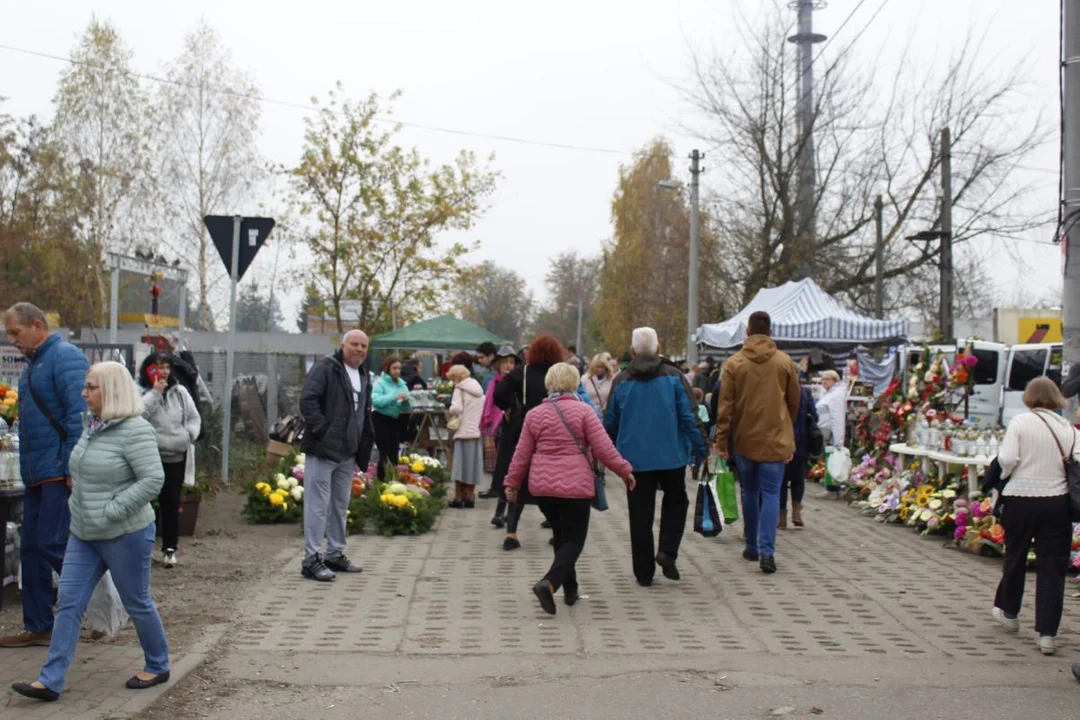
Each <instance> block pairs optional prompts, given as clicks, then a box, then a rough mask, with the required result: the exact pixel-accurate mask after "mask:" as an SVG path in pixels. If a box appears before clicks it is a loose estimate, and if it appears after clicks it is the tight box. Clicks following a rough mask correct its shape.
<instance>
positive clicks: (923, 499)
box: [915, 493, 930, 508]
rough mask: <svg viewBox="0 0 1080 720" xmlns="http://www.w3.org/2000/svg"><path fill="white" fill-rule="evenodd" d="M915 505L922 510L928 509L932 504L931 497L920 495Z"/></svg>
mask: <svg viewBox="0 0 1080 720" xmlns="http://www.w3.org/2000/svg"><path fill="white" fill-rule="evenodd" d="M915 504H916V505H918V506H919V507H921V508H924V507H926V506H927V505H929V504H930V496H929V495H923V494H922V493H919V495H918V496H917V497H916V498H915Z"/></svg>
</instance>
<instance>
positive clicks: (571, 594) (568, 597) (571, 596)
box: [563, 585, 581, 607]
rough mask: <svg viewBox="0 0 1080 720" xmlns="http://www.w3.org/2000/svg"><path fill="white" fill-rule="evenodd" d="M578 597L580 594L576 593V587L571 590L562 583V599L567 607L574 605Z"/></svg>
mask: <svg viewBox="0 0 1080 720" xmlns="http://www.w3.org/2000/svg"><path fill="white" fill-rule="evenodd" d="M580 597H581V596H580V595H578V591H577V588H574V589H573V590H568V589H567V587H566V586H565V585H563V600H564V601H565V602H566V604H567V605H568V606H569V607H573V606H574V605H576V604H577V601H578V598H580Z"/></svg>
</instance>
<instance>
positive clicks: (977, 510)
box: [971, 503, 983, 520]
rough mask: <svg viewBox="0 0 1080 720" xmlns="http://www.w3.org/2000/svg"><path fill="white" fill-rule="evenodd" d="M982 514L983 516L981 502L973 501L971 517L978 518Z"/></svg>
mask: <svg viewBox="0 0 1080 720" xmlns="http://www.w3.org/2000/svg"><path fill="white" fill-rule="evenodd" d="M982 516H983V510H982V504H981V503H975V504H974V505H972V506H971V517H973V518H975V519H976V520H978V519H979V518H981V517H982Z"/></svg>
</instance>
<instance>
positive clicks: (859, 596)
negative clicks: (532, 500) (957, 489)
mask: <svg viewBox="0 0 1080 720" xmlns="http://www.w3.org/2000/svg"><path fill="white" fill-rule="evenodd" d="M616 482H617V481H616ZM688 487H689V488H690V495H691V503H693V489H694V487H695V485H694V484H693V483H690V482H688ZM815 493H817V494H820V490H818V489H816V488H812V489H810V490H809V491H808V494H810V495H813V494H815ZM609 498H610V499H611V505H612V507H611V510H610V511H609V512H606V513H594V514H593V518H592V524H591V526H590V529H589V537H588V541H587V544H586V548H585V553H584V555H583V556H582V559H581V561H580V563H579V566H578V568H579V569H578V575H579V578H580V585H581V592H582V594H583V598H582V600H581V602H580V603H578V604H577V605H576V606H575V607H573V608H568V607H566V606H565V605H562V603H561V601H560V603H559V611H558V616H557V617H555V618H551V617H549V616H547V615H546V614H544V613H543V612H542V611H541V610H540V608H539V606H538V603H537V602H536V601H535V598H534V597H533V595H532V593H531V586H532V584H533V583H534V582H535V581H536V580H537V579H539V578H540V577H541V576H542V575H543V573H544V571H545V570H546V569H547V566H548V563H549V561H550V555H551V549H550V547H549V546H548V544H547V540H548V538H549V537H550V534H549V533H548V532H547V531H544V530H541V529H540V528H539V523H540V520H541V516H540V513H539V511H537V510H536V509H535V508H531V509H528V510H526V512H525V516H524V518H523V520H522V525H521V539H522V542H523V544H524V547H523V548H522V549H520V550H517V551H514V552H509V553H508V552H504V551H503V550H502V549H501V539H502V537H503V535H502V532H501V531H497V530H495V529H493V528H492V527H491V526H490V525H489V522H488V521H489V519H490V510H491V508H492V507H493V501H486V502H483V503H481V506H480V507H479V508H478V509H476V510H471V511H468V510H449V509H448V510H446V511H445V512H444V513H443V515H442V516H441V518H440V520H439V523H438V525H437V527H436V529H435V531H434V532H432V533H429V534H428V535H424V536H421V537H415V538H405V537H398V538H380V537H370V536H356V537H353V538H352V539H351V541H350V550H349V552H350V556H352V557H353V559H354V560H360V561H361V562H362V564H363V566H364V568H365V571H364V573H363V574H362V575H359V576H345V577H339V578H338V579H337V580H336V581H334V582H332V583H326V584H321V583H315V582H311V581H307V580H303V579H302V578H301V577H300V573H299V561H300V558H299V554H296V555H295V556H294V557H293V559H292V560H291V561H290V562H289V563H288V565H287V566H286V567H285V568H283V571H282V572H281V573H280V574H278V575H276V576H275V577H274V578H273V580H272V581H271V582H270V583H269V584H267V585H266V586H265V587H264V588H263V589H262V591H261V592H260V593H258V594H257V595H256V596H255V597H254V598H253V601H252V602H251V603H250V604H249V605H248V606H247V607H246V608H245V609H244V610H243V612H242V615H241V618H240V621H239V622H238V624H237V627H236V631H235V633H234V634H233V635H232V638H231V643H230V646H229V649H230V651H232V652H233V653H234V655H235V656H236V657H248V658H252V659H253V661H254V659H256V658H260V657H267V658H268V657H271V656H275V657H277V656H282V655H285V656H293V655H307V654H314V655H322V654H326V653H345V652H348V653H362V654H364V653H366V654H371V655H383V656H385V655H403V656H410V657H424V656H430V657H438V656H470V655H472V656H490V655H494V656H499V655H507V656H510V655H521V654H530V655H531V654H539V655H545V654H578V655H580V654H587V655H588V654H612V655H625V656H641V655H648V654H654V655H675V654H677V655H687V654H689V655H694V654H706V653H724V654H728V655H730V654H731V653H751V654H766V655H773V656H804V657H807V658H815V657H818V658H826V657H828V658H837V657H843V658H850V659H853V660H855V661H859V660H860V659H865V658H908V659H911V658H914V659H920V658H925V659H934V660H941V659H956V660H965V661H974V662H987V663H1001V662H1010V661H1016V662H1021V663H1030V662H1033V661H1036V660H1037V659H1038V658H1039V655H1038V654H1037V653H1036V652H1035V636H1034V631H1033V629H1032V626H1033V622H1034V618H1033V605H1032V600H1033V595H1034V576H1033V575H1032V576H1030V577H1029V585H1028V592H1027V595H1026V597H1025V606H1024V611H1023V613H1022V614H1021V619H1022V621H1023V625H1024V629H1023V630H1022V631H1021V633H1019V634H1018V635H1007V634H1004V633H1003V632H1001V631H1000V629H999V628H998V627H997V626H996V625H994V624H993V623H992V622H991V621H990V620H989V609H990V607H991V604H992V599H993V590H994V587H995V585H996V582H997V579H998V577H999V573H1000V561H997V560H993V559H985V558H979V557H976V556H973V555H971V554H968V553H965V552H961V551H959V550H955V549H948V548H945V547H943V543H942V542H941V540H935V539H930V538H922V537H919V536H917V535H915V534H914V533H913V532H912V531H911V530H910V529H907V528H901V527H892V526H883V525H880V524H877V523H875V522H874V521H873V520H871V519H869V518H866V517H863V516H860V515H859V514H858V513H856V512H855V511H854V510H852V509H850V508H847V507H846V506H844V505H842V504H841V503H839V502H837V501H834V500H827V499H821V498H813V497H810V498H808V500H807V510H806V516H807V525H808V526H807V528H806V529H804V530H798V531H794V530H789V531H782V532H781V533H780V535H779V540H778V547H777V554H776V557H777V562H778V564H779V565H780V571H779V572H778V573H777V574H776V575H772V576H765V575H763V574H762V573H761V572H760V570H759V569H758V567H757V564H756V563H749V562H746V561H745V560H743V559H742V557H741V554H740V553H741V549H742V544H741V543H740V542H739V540H738V537H737V536H738V534H739V532H740V531H741V527H740V526H738V525H735V526H732V527H730V528H728V529H727V530H725V532H724V533H723V534H722V535H721V536H720V537H719V538H714V539H706V538H702V537H700V536H698V535H696V534H694V533H693V532H692V531H691V524H692V517H691V518H689V519H688V525H687V532H686V536H685V539H684V542H683V546H682V553H681V555H680V558H679V567H680V568H681V571H682V578H683V579H682V580H681V581H680V582H671V581H668V580H666V579H664V578H663V577H662V576H661V575H660V574H659V572H658V573H657V576H656V580H655V582H654V585H653V587H652V588H648V589H646V588H640V587H638V586H637V584H636V583H635V581H634V578H633V575H632V572H631V567H630V556H629V531H628V527H627V521H626V501H625V493H623V492H622V491H621V490H620V489H617V488H613V489H612V491H610V492H609ZM691 516H692V511H691ZM1077 590H1080V586H1076V585H1074V584H1072V583H1070V585H1069V594H1070V595H1071V594H1072V593H1074V592H1076V591H1077ZM300 608H317V609H318V610H317V611H316V612H314V613H308V612H297V611H296V610H297V609H300ZM283 615H287V616H289V617H290V619H288V620H287V621H285V620H283ZM1078 630H1080V602H1078V601H1076V600H1074V599H1072V598H1071V597H1069V598H1067V599H1066V613H1065V619H1064V622H1063V626H1062V630H1061V633H1060V635H1059V656H1064V657H1072V656H1074V655H1076V654H1077V653H1076V652H1075V651H1076V649H1077V648H1078V647H1080V636H1078V634H1077V631H1078Z"/></svg>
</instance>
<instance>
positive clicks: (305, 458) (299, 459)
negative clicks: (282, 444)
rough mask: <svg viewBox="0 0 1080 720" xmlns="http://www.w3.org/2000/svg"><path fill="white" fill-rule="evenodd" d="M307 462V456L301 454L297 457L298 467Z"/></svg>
mask: <svg viewBox="0 0 1080 720" xmlns="http://www.w3.org/2000/svg"><path fill="white" fill-rule="evenodd" d="M305 460H307V455H305V454H304V453H300V454H299V455H297V456H296V464H297V465H303V464H304V461H305Z"/></svg>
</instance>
